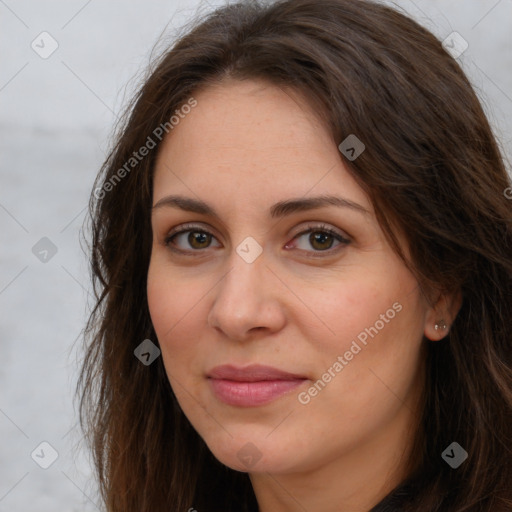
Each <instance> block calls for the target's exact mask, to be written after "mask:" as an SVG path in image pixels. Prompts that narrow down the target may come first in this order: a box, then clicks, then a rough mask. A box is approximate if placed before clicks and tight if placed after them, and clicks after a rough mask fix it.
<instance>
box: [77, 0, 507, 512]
mask: <svg viewBox="0 0 512 512" xmlns="http://www.w3.org/2000/svg"><path fill="white" fill-rule="evenodd" d="M508 187H510V180H509V178H508V177H507V173H506V171H505V167H504V163H503V158H502V156H501V155H500V152H499V150H498V147H497V144H496V142H495V140H494V138H493V135H492V132H491V129H490V127H489V124H488V122H487V120H486V118H485V116H484V113H483V111H482V108H481V106H480V104H479V102H478V99H477V98H476V96H475V94H474V92H473V90H472V88H471V86H470V84H469V83H468V80H467V79H466V78H465V76H464V74H463V72H462V70H461V68H460V67H459V65H458V64H457V62H456V61H455V60H454V59H453V58H452V57H451V56H450V55H449V54H448V53H447V52H446V51H445V50H444V49H443V47H442V45H441V43H440V42H439V41H438V40H437V39H436V38H435V37H434V36H433V35H432V34H430V33H429V32H428V31H426V30H425V29H423V28H422V27H420V26H419V25H418V24H416V23H415V22H414V21H412V20H410V19H409V18H407V17H405V16H404V15H402V14H400V13H398V12H396V11H395V10H393V9H391V8H388V7H385V6H382V5H378V4H375V3H372V2H367V1H359V2H353V1H351V0H320V1H316V0H315V1H313V0H288V1H279V2H273V3H270V4H268V5H257V4H256V3H254V2H250V3H249V2H245V3H240V4H235V5H231V6H226V7H224V8H221V9H218V10H217V11H215V12H214V13H212V14H210V15H209V16H208V17H207V18H206V19H205V20H203V21H202V22H201V23H200V24H198V25H197V26H196V27H195V28H193V29H192V30H191V31H190V32H189V33H188V34H186V35H185V36H184V37H182V38H181V39H180V40H179V41H178V42H177V43H176V44H175V45H174V46H173V47H172V48H171V49H170V50H168V51H167V52H166V53H165V54H164V55H163V56H162V57H161V59H160V60H159V62H158V63H157V64H156V66H155V68H154V69H153V71H152V73H151V74H150V76H149V78H148V79H147V80H146V81H145V83H144V85H143V86H142V88H141V90H140V92H139V94H138V95H137V97H136V99H135V100H134V102H133V105H132V108H131V109H130V110H129V113H128V115H127V118H126V123H125V125H124V127H123V128H122V129H121V131H120V133H119V136H118V139H117V144H116V145H115V147H114V149H113V151H112V152H111V154H110V156H109V157H108V159H107V161H106V162H105V164H104V167H103V172H102V173H101V174H100V176H99V177H98V182H97V185H96V188H95V191H94V193H93V196H92V200H91V214H92V221H93V226H92V227H93V239H92V271H93V275H94V280H95V284H96V285H97V286H98V287H97V288H96V290H97V295H98V302H97V305H96V307H95V309H94V311H93V314H92V315H91V318H90V321H89V324H88V330H87V333H88V338H89V345H88V351H87V355H86V359H85V362H84V367H83V370H82V377H81V381H80V391H81V393H82V395H81V396H82V402H81V406H82V419H83V422H84V426H85V427H86V429H87V433H88V435H89V439H90V441H91V443H92V448H93V453H94V456H95V462H96V468H97V471H98V476H99V481H100V486H101V490H102V494H103V498H104V501H105V504H106V510H108V511H109V512H114V511H116V512H117V511H123V512H130V511H134V512H135V511H137V512H141V511H150V510H151V511H153V512H156V511H170V510H172V511H181V510H183V511H185V510H188V511H192V510H197V511H198V512H203V511H237V512H238V511H244V510H246V511H256V510H259V511H260V512H270V511H272V512H276V511H302V510H322V511H324V512H327V511H329V512H330V511H340V510H343V511H348V510H350V511H354V512H356V511H357V512H363V511H364V512H367V511H370V510H371V511H372V512H377V511H378V512H382V511H395V510H407V511H411V512H412V511H414V512H433V511H438V512H441V511H443V512H444V511H447V512H448V511H450V512H463V511H464V512H469V511H471V512H476V511H479V512H480V511H485V512H505V511H507V512H510V511H512V464H511V462H512V452H511V446H512V350H511V348H512V341H511V335H510V332H512V325H511V324H512V306H511V305H512V301H511V297H512V263H511V260H510V255H511V254H512V215H511V203H510V201H509V200H508V199H507V197H506V194H505V193H504V191H505V190H508Z"/></svg>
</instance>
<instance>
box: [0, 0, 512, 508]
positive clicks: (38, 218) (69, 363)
mask: <svg viewBox="0 0 512 512" xmlns="http://www.w3.org/2000/svg"><path fill="white" fill-rule="evenodd" d="M220 4H221V2H218V3H215V4H214V3H213V0H212V1H211V2H210V3H209V4H208V3H206V2H205V1H203V2H195V1H194V2H193V1H189V2H186V3H185V2H177V1H175V0H172V1H170V0H168V1H163V0H153V1H152V2H143V1H142V0H130V1H120V0H101V1H100V0H89V1H84V0H67V1H64V0H53V1H39V2H36V1H34V0H32V1H24V0H19V1H15V0H5V1H4V0H0V20H1V30H0V40H1V44H0V63H1V66H0V148H1V152H0V155H1V159H0V173H1V177H0V233H1V250H0V263H1V267H0V357H1V364H0V512H1V511H4V512H7V511H8V512H18V511H20V512H26V511H27V510H33V511H40V512H54V511H55V510H60V511H63V512H66V511H75V512H79V511H80V512H82V511H91V510H97V506H96V504H97V503H98V502H97V496H96V491H95V485H94V482H93V479H92V478H91V476H92V473H91V469H90V465H89V462H88V457H87V455H86V453H85V452H84V450H83V449H82V450H81V449H80V443H79V441H80V432H79V428H76V423H77V417H76V413H75V410H74V408H73V402H72V396H73V391H74V386H75V382H76V376H77V368H78V363H77V361H78V357H79V352H77V348H78V347H79V337H80V332H81V329H82V328H83V325H84V322H85V319H86V316H87V307H88V305H87V301H88V289H89V277H88V270H87V262H86V258H85V256H84V254H83V252H82V249H81V248H80V245H79V233H80V229H81V226H82V223H83V221H84V217H85V207H86V204H87V200H88V194H89V192H90V189H91V187H92V183H93V179H94V176H95V174H96V172H97V170H98V169H99V167H100V165H101V163H102V161H103V159H104V157H105V152H106V150H107V148H108V144H109V134H110V133H111V130H112V127H113V125H114V122H115V119H116V114H119V112H120V109H121V107H122V106H123V105H124V104H125V102H126V100H127V98H129V97H130V95H131V93H132V92H133V91H134V90H135V88H136V86H137V84H138V83H139V82H140V76H141V72H143V71H144V68H145V66H146V65H147V63H148V59H149V57H150V52H151V49H152V48H153V45H154V44H155V43H156V42H157V39H158V38H159V36H160V35H161V34H162V32H164V31H165V39H166V40H167V41H169V40H172V39H173V37H175V36H176V34H177V33H178V32H179V30H180V28H181V27H182V26H183V25H184V23H185V22H186V21H187V20H190V18H191V17H192V16H193V15H194V13H195V12H197V11H198V10H199V11H200V12H205V11H208V10H210V9H211V6H212V5H220ZM397 5H399V6H401V7H402V8H403V9H405V10H406V11H407V12H409V13H410V14H411V15H412V16H413V17H415V18H416V19H417V20H418V21H420V22H421V23H422V24H423V25H425V26H426V27H427V28H429V29H430V30H431V31H433V32H434V33H435V34H436V35H437V36H438V37H439V38H441V39H444V38H445V37H446V36H448V34H450V33H451V32H452V31H457V32H459V33H460V34H461V35H462V36H463V37H464V39H466V40H467V42H468V43H469V47H468V49H467V50H466V52H464V54H463V55H462V56H461V57H460V58H459V61H460V62H461V63H462V65H463V67H464V69H465V70H466V72H467V74H468V75H469V77H470V79H471V81H472V83H473V84H474V86H475V89H476V91H477V93H478V95H479V97H480V98H481V100H482V102H483V104H484V108H485V110H486V112H487V114H488V116H489V118H490V120H491V123H492V125H493V127H494V129H495V133H496V136H497V138H498V140H499V142H500V144H501V145H502V147H503V148H504V150H505V151H506V152H507V154H508V155H510V154H511V153H512V151H511V149H512V121H511V120H512V72H511V71H510V70H511V69H512V52H511V49H512V39H511V38H512V35H511V34H512V30H511V29H512V0H500V1H496V0H464V1H462V0H459V1H454V0H444V1H441V0H438V1H432V0H428V1H427V0H415V1H414V2H413V1H412V0H403V1H400V2H397ZM43 31H47V32H49V33H50V34H51V35H52V37H53V38H54V39H55V40H56V41H57V42H58V45H59V47H58V49H57V50H56V51H55V53H53V54H52V55H51V56H50V57H49V58H47V59H43V58H41V57H40V56H39V55H38V54H37V53H36V52H35V51H34V50H33V49H32V48H31V43H32V41H33V40H34V39H35V38H37V36H38V35H39V34H40V33H41V32H43ZM38 40H39V39H36V42H37V41H38ZM45 47H46V48H48V46H45ZM43 237H47V238H49V239H50V240H51V242H52V243H53V244H54V245H55V247H56V249H57V253H56V254H55V255H54V256H53V257H51V258H50V257H49V256H50V255H51V253H49V255H48V256H47V259H48V261H46V262H43V261H40V259H38V258H37V257H36V255H35V254H34V253H33V251H32V248H33V246H34V245H35V244H36V243H37V242H38V241H39V240H40V239H41V238H43ZM40 257H43V255H40ZM77 340H78V341H77ZM42 441H46V442H48V443H50V444H51V445H52V446H53V447H54V449H55V450H56V451H57V452H58V454H59V456H58V458H57V459H56V461H55V462H54V463H53V464H52V465H51V466H50V467H49V468H48V469H42V468H40V467H39V466H38V465H37V464H36V463H35V462H34V460H32V458H31V453H32V452H33V450H34V449H35V448H36V447H38V446H39V444H40V443H41V442H42ZM45 450H46V452H45ZM43 452H44V455H42V453H43ZM43 452H41V448H39V449H38V450H36V454H39V458H37V457H36V456H34V457H35V458H36V459H37V460H39V461H42V462H44V461H45V460H46V461H47V462H48V461H50V458H49V457H50V455H51V454H50V452H49V451H48V449H45V448H44V447H43Z"/></svg>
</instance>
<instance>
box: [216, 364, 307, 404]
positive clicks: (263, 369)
mask: <svg viewBox="0 0 512 512" xmlns="http://www.w3.org/2000/svg"><path fill="white" fill-rule="evenodd" d="M207 377H208V381H209V383H210V387H211V389H212V391H213V393H214V394H215V396H216V397H217V398H218V399H219V400H220V401H222V402H224V403H226V404H228V405H233V406H238V407H256V406H259V405H263V404H267V403H269V402H272V401H274V400H276V399H277V398H279V397H280V396H282V395H284V394H287V393H288V392H290V391H292V390H293V389H295V388H296V387H298V386H300V385H301V384H302V383H303V382H304V381H305V380H307V377H305V376H304V375H298V374H295V373H290V372H286V371H283V370H279V369H277V368H273V367H271V366H262V365H251V366H247V367H244V368H240V367H236V366H232V365H222V366H216V367H215V368H213V369H212V370H211V371H210V372H209V373H208V375H207Z"/></svg>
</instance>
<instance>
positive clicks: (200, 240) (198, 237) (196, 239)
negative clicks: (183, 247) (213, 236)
mask: <svg viewBox="0 0 512 512" xmlns="http://www.w3.org/2000/svg"><path fill="white" fill-rule="evenodd" d="M208 236H209V235H208V233H201V232H200V231H194V232H191V233H190V234H189V235H188V241H189V243H190V245H191V246H192V247H196V246H197V245H203V244H204V243H205V242H207V241H208Z"/></svg>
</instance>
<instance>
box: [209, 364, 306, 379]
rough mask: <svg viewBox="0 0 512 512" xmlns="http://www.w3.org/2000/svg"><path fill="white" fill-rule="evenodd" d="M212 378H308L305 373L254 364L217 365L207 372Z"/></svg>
mask: <svg viewBox="0 0 512 512" xmlns="http://www.w3.org/2000/svg"><path fill="white" fill-rule="evenodd" d="M207 376H208V377H209V378H212V379H225V380H233V381H238V382H257V381H262V380H296V379H306V377H304V375H297V374H295V373H290V372H285V371H284V370H279V369H278V368H273V367H272V366H264V365H260V364H253V365H250V366H244V367H237V366H233V365H230V364H224V365H221V366H216V367H215V368H213V369H212V370H210V371H209V372H208V374H207Z"/></svg>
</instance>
